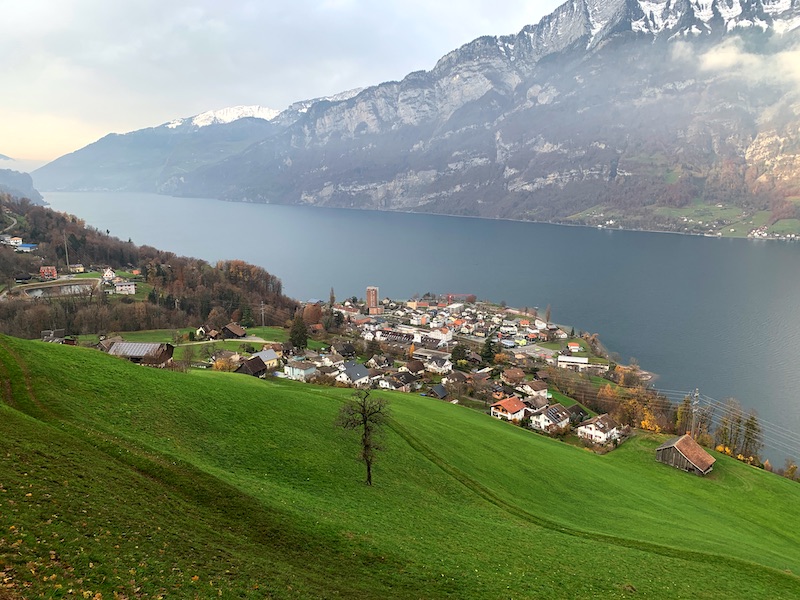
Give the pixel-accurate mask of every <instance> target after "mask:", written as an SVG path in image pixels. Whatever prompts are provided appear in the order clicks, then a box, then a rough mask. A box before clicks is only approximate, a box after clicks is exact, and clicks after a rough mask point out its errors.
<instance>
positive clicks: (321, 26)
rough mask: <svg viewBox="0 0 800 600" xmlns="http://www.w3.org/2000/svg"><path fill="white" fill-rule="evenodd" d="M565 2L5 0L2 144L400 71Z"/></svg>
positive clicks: (17, 154) (286, 98) (23, 145)
mask: <svg viewBox="0 0 800 600" xmlns="http://www.w3.org/2000/svg"><path fill="white" fill-rule="evenodd" d="M560 3H561V2H560V0H536V1H531V0H504V1H501V2H497V1H492V0H460V1H459V2H453V1H452V0H451V1H448V2H445V1H439V0H316V1H314V0H227V1H226V2H224V3H223V2H221V1H219V0H215V1H211V0H193V1H190V0H168V1H165V0H130V1H125V2H114V1H109V0H24V1H18V2H11V1H9V0H4V1H2V3H1V4H0V6H2V17H1V18H0V82H2V96H0V98H1V99H0V154H6V155H8V156H11V157H13V158H15V159H29V160H30V159H34V160H50V159H53V158H56V157H58V156H60V155H62V154H64V153H67V152H71V151H73V150H76V149H78V148H80V147H83V146H84V145H86V144H88V143H90V142H92V141H95V140H96V139H98V138H100V137H102V136H103V135H105V134H106V133H109V132H118V133H124V132H127V131H132V130H135V129H141V128H143V127H149V126H152V125H158V124H161V123H164V122H167V121H170V120H172V119H173V118H176V117H186V116H191V115H194V114H197V113H200V112H203V111H205V110H209V109H217V108H224V107H226V106H234V105H239V104H261V105H262V106H268V107H270V108H276V109H282V108H285V107H286V106H288V105H289V104H290V103H292V102H294V101H297V100H304V99H308V98H315V97H319V96H324V95H329V94H333V93H337V92H340V91H344V90H347V89H352V88H355V87H363V86H368V85H373V84H376V83H380V82H382V81H387V80H392V79H401V78H402V77H403V76H405V75H406V74H407V73H409V72H411V71H416V70H420V69H425V70H428V69H431V68H432V67H433V66H434V65H435V64H436V61H437V60H438V59H439V58H440V57H441V56H443V55H444V54H446V53H447V52H449V51H450V50H454V49H455V48H458V47H459V46H461V45H462V44H465V43H467V42H469V41H471V40H473V39H475V38H476V37H479V36H481V35H505V34H510V33H516V32H518V31H519V30H520V29H522V27H524V26H525V25H527V24H530V23H536V22H537V21H538V20H539V19H540V18H541V17H542V16H544V15H545V14H547V13H549V12H551V11H552V10H553V9H554V8H555V7H556V6H558V4H560ZM4 163H7V161H0V168H2V167H4V166H7V165H6V164H4Z"/></svg>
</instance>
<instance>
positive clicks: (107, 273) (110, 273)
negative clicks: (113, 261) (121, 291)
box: [103, 269, 117, 283]
mask: <svg viewBox="0 0 800 600" xmlns="http://www.w3.org/2000/svg"><path fill="white" fill-rule="evenodd" d="M116 276H117V274H116V273H114V270H113V269H104V270H103V283H111V282H112V281H113V280H114V277H116Z"/></svg>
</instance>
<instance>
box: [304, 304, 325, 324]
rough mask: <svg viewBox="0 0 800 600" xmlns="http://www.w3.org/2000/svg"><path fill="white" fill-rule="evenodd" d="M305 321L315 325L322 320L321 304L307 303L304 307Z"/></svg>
mask: <svg viewBox="0 0 800 600" xmlns="http://www.w3.org/2000/svg"><path fill="white" fill-rule="evenodd" d="M303 321H305V323H306V325H314V324H315V323H319V322H321V321H322V307H321V306H320V305H319V304H306V306H305V308H303Z"/></svg>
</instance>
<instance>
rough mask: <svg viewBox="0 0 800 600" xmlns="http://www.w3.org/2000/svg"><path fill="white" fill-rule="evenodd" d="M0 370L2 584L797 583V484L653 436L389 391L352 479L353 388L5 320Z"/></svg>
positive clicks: (732, 587) (574, 589) (411, 592)
mask: <svg viewBox="0 0 800 600" xmlns="http://www.w3.org/2000/svg"><path fill="white" fill-rule="evenodd" d="M0 377H2V384H3V385H2V393H3V404H0V563H2V565H1V566H0V568H4V569H5V578H6V585H7V586H12V587H7V588H6V589H3V588H0V598H5V596H4V594H6V595H8V597H10V598H35V597H59V596H65V597H68V596H72V595H79V596H80V595H84V594H86V596H87V597H92V596H94V595H95V594H97V593H98V592H99V593H101V594H102V596H104V597H112V596H113V595H114V593H117V594H118V595H119V596H120V597H159V596H161V597H218V596H221V597H253V598H263V597H273V598H310V597H325V598H331V597H342V598H387V597H392V598H501V597H507V598H531V597H547V598H551V597H561V598H577V597H580V598H591V597H598V598H614V597H619V598H622V597H635V596H640V597H648V598H651V597H654V598H723V597H725V598H790V597H796V596H797V594H798V592H799V591H800V579H798V577H797V576H796V575H795V574H796V573H800V543H799V542H800V533H797V532H796V530H795V529H794V528H792V526H791V524H793V523H795V522H796V521H797V519H798V517H800V502H798V500H800V486H798V485H797V484H796V483H793V482H789V481H786V480H783V479H781V478H779V477H776V476H772V475H770V474H768V473H764V472H762V471H758V470H755V469H752V468H750V467H747V466H746V465H743V464H741V463H738V462H736V461H734V460H732V459H728V458H725V457H722V456H719V457H718V462H717V465H716V466H715V469H714V472H713V473H712V474H711V476H710V477H708V478H705V479H701V478H697V477H694V476H691V475H688V474H685V473H682V472H679V471H677V470H675V469H672V468H669V467H666V466H663V465H659V464H657V463H655V462H654V460H653V448H654V447H655V446H656V445H657V444H658V443H659V442H660V440H659V439H657V438H655V437H639V438H636V439H634V440H632V441H631V442H629V443H626V444H625V445H623V446H622V447H621V448H620V449H618V450H616V451H615V452H612V453H610V454H608V455H605V456H596V455H594V454H591V453H589V452H587V451H585V450H581V449H578V448H575V447H571V446H568V445H566V444H563V443H560V442H557V441H552V440H549V439H546V438H543V437H541V436H538V435H535V434H533V433H530V432H526V431H523V430H521V429H518V428H515V427H513V426H511V425H508V424H506V423H501V422H499V421H496V420H493V419H491V418H489V417H487V416H485V415H482V414H480V413H477V412H474V411H471V410H468V409H464V408H461V407H458V406H453V405H450V404H446V403H441V402H438V401H433V400H430V399H427V398H421V397H419V396H414V395H403V394H386V396H387V397H390V398H391V401H392V410H393V415H394V418H393V422H392V425H391V427H390V429H389V430H388V432H387V440H386V442H387V447H388V450H387V452H385V453H384V455H382V456H381V457H380V462H379V463H378V464H377V465H376V470H375V474H374V475H375V485H374V486H373V487H372V488H369V487H367V486H365V485H364V484H363V477H364V474H363V468H362V466H361V465H360V464H359V463H358V462H356V460H355V454H356V446H355V440H354V439H353V438H352V437H350V436H349V435H345V434H344V433H342V432H340V431H338V430H336V429H335V428H334V427H333V425H332V422H333V419H334V415H335V414H336V411H337V410H338V407H339V406H340V405H341V403H342V402H343V401H344V400H345V399H346V398H347V396H348V390H339V389H329V388H320V387H314V386H305V385H302V384H295V383H293V382H286V381H279V380H277V381H260V380H256V379H254V378H248V377H245V376H240V375H232V374H224V373H209V372H190V373H185V374H183V373H172V372H162V371H157V370H153V369H148V368H143V367H137V366H134V365H130V364H128V363H125V362H123V361H121V360H117V359H114V358H112V357H109V356H106V355H103V354H101V353H99V352H96V351H93V350H89V349H83V348H71V347H62V346H51V345H46V344H41V343H37V342H25V341H20V340H16V339H13V338H0ZM1 582H2V574H0V583H1ZM9 594H10V595H9Z"/></svg>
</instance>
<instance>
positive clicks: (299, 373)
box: [283, 360, 317, 381]
mask: <svg viewBox="0 0 800 600" xmlns="http://www.w3.org/2000/svg"><path fill="white" fill-rule="evenodd" d="M283 372H284V373H286V376H287V377H288V378H289V379H294V380H295V381H308V380H309V379H311V378H312V377H313V376H314V374H315V373H316V372H317V366H316V365H315V364H314V363H310V362H308V361H305V360H297V361H292V362H290V363H288V364H287V365H286V366H285V367H283Z"/></svg>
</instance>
